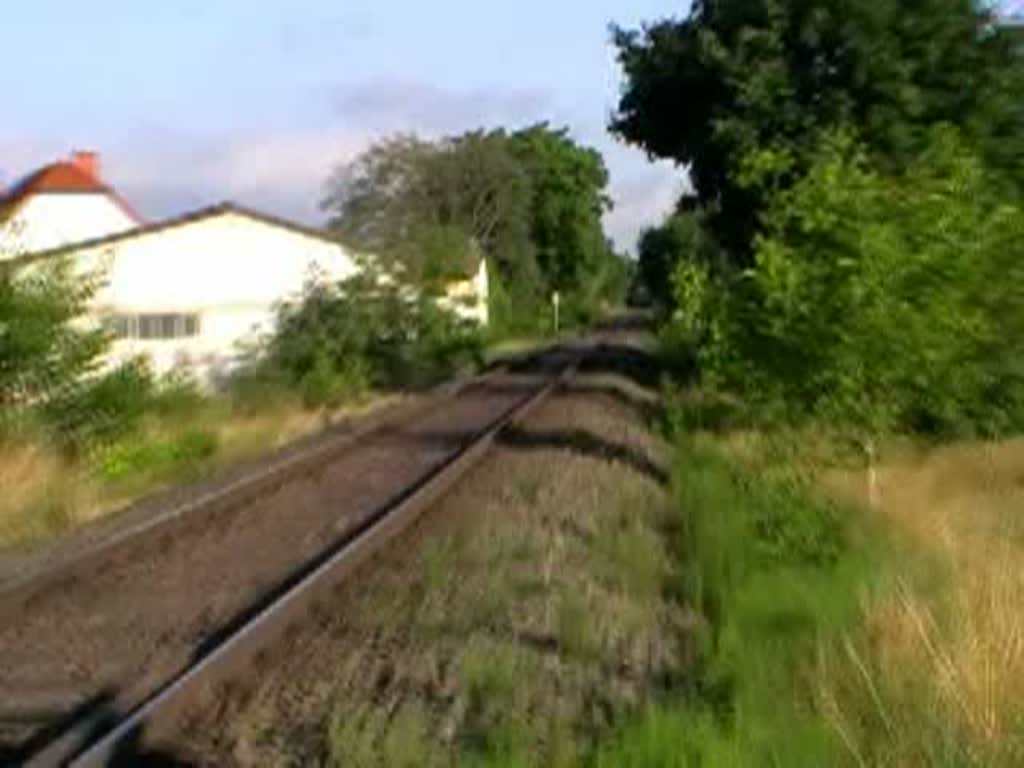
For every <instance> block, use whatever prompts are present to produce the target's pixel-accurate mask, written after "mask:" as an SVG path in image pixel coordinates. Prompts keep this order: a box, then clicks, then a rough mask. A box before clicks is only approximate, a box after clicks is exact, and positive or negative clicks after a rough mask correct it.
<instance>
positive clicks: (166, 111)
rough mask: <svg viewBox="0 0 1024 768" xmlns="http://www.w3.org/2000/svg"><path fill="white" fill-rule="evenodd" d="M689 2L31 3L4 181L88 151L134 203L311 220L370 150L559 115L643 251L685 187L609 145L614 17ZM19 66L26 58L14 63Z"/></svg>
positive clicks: (9, 93) (620, 229)
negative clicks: (329, 179)
mask: <svg viewBox="0 0 1024 768" xmlns="http://www.w3.org/2000/svg"><path fill="white" fill-rule="evenodd" d="M687 5H688V2H687V0H675V1H673V0H516V1H515V2H494V1H493V0H492V1H491V2H487V1H486V0H484V1H481V0H476V1H475V2H474V1H473V0H392V2H387V1H386V0H378V1H377V2H372V1H371V0H335V1H334V2H331V1H329V0H291V2H281V1H279V0H277V1H272V0H247V2H238V1H237V0H231V1H230V2H229V1H228V0H164V1H163V2H159V3H150V2H145V3H142V2H138V3H135V2H124V0H91V2H88V3H81V2H75V1H74V0H35V2H30V3H14V4H12V7H11V8H8V9H6V10H5V14H4V32H5V35H4V37H5V39H4V54H5V56H4V58H5V60H6V61H7V62H8V64H7V65H6V66H5V67H4V68H3V70H2V74H0V94H2V98H3V100H4V102H5V103H4V108H3V112H2V114H3V118H2V119H0V174H2V177H0V178H2V180H3V181H10V180H12V178H13V177H15V176H17V175H19V174H21V173H24V172H25V171H27V170H30V169H31V168H32V167H34V166H36V165H38V164H40V163H43V162H47V161H49V160H51V159H53V158H55V157H59V156H61V155H63V154H65V153H66V152H67V151H69V150H70V149H72V148H92V149H96V150H99V151H100V152H101V154H102V158H103V164H104V171H105V175H106V176H107V178H108V179H109V180H110V181H111V182H112V183H114V184H115V185H116V186H118V187H119V188H120V189H121V190H122V191H123V192H124V193H125V194H126V196H127V197H129V199H131V200H132V201H133V202H135V203H136V204H137V205H138V207H140V208H141V209H142V211H143V212H144V213H145V214H147V215H149V216H153V217H158V216H163V215H169V214H173V213H176V212H180V211H182V210H185V209H188V208H191V207H196V206H200V205H204V204H207V203H210V202H213V201H216V200H220V199H224V198H230V199H235V200H237V201H239V202H242V203H247V204H249V205H254V206H257V207H262V208H264V209H267V210H269V211H271V212H276V213H279V214H283V215H289V216H294V217H297V218H301V219H304V220H308V221H316V220H317V218H318V215H319V214H318V212H317V203H318V201H319V198H320V192H321V189H322V184H323V180H324V178H325V177H326V176H327V174H328V173H329V171H330V170H331V168H332V167H333V166H334V165H336V164H337V163H339V162H344V161H345V160H347V159H350V158H351V157H353V156H354V155H355V154H356V153H358V152H359V150H360V149H362V148H364V147H365V146H366V145H367V144H368V143H369V142H371V141H372V140H373V139H375V138H378V137H380V136H383V135H386V134H389V133H393V132H395V131H416V132H418V133H421V134H424V135H428V136H434V135H439V134H443V133H448V132H454V131H461V130H466V129H470V128H474V127H477V126H480V125H487V126H494V125H509V126H517V125H523V124H528V123H532V122H536V121H539V120H549V121H552V122H554V123H557V124H565V125H568V126H569V127H570V128H571V130H572V132H573V134H574V135H575V136H576V137H577V138H578V139H579V140H581V141H584V142H586V143H589V144H591V145H593V146H596V147H598V148H599V149H600V150H602V152H604V153H605V155H606V160H607V162H608V165H609V167H610V169H611V171H612V180H613V181H612V196H613V198H614V199H615V201H616V203H617V208H616V211H615V212H614V213H613V214H611V215H610V216H609V217H608V220H607V227H608V230H609V232H610V233H611V234H612V235H613V236H615V238H616V239H617V240H618V242H619V243H620V244H622V245H624V246H631V245H632V242H633V240H634V239H635V235H636V232H637V231H638V230H639V229H640V228H641V227H642V226H644V225H646V224H650V223H653V222H655V221H657V220H658V219H660V217H661V216H662V215H663V213H664V212H665V211H666V210H667V209H668V208H669V207H670V206H671V204H672V202H673V200H674V198H675V197H676V195H677V194H678V192H679V191H680V190H681V188H682V185H683V183H684V182H683V176H682V174H681V173H680V172H679V171H678V170H677V169H675V168H672V167H671V166H668V165H667V164H652V163H649V162H648V161H647V159H646V158H645V157H644V155H643V154H642V153H640V152H638V151H636V150H633V149H629V148H626V147H623V146H621V145H619V144H617V143H616V142H615V140H614V139H613V138H612V137H610V136H608V135H607V133H606V131H605V124H606V122H607V117H608V114H609V112H610V111H611V109H612V108H613V107H614V104H615V101H616V96H617V93H618V89H619V73H618V71H617V68H616V66H615V62H614V55H613V52H612V50H611V48H610V46H609V45H608V24H609V22H611V21H615V22H617V23H620V24H623V25H627V26H635V25H637V24H639V23H640V22H641V21H643V20H651V19H655V18H660V17H664V16H668V15H680V14H682V13H684V12H685V11H686V8H687ZM11 63H14V64H16V66H11Z"/></svg>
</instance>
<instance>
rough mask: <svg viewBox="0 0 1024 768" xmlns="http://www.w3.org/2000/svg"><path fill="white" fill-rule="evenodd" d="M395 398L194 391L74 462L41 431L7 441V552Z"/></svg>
mask: <svg viewBox="0 0 1024 768" xmlns="http://www.w3.org/2000/svg"><path fill="white" fill-rule="evenodd" d="M394 400H395V398H383V397H381V398H374V399H371V400H368V401H367V402H366V403H364V404H363V405H359V406H350V407H348V408H346V409H336V410H333V411H331V412H326V411H313V410H308V409H305V408H303V407H302V406H301V405H300V404H299V403H298V402H294V403H292V402H289V401H282V402H280V403H276V404H274V405H272V406H268V407H263V408H260V409H257V410H249V411H241V410H238V409H234V408H232V407H231V406H230V405H229V404H228V403H226V402H222V401H220V400H218V399H214V398H210V399H197V400H196V401H195V402H194V403H190V404H188V407H187V408H186V409H183V410H182V411H176V412H174V413H172V414H169V415H168V416H166V417H161V416H154V417H152V418H151V419H150V420H149V423H148V424H147V425H146V426H145V427H144V428H143V429H142V430H141V432H140V433H138V434H135V435H132V436H131V437H129V438H126V439H123V440H120V441H118V442H116V443H113V444H111V445H107V446H104V447H103V448H101V449H96V450H94V451H92V452H91V453H90V454H88V455H86V456H83V457H79V458H77V459H75V460H70V459H68V458H67V457H65V456H63V455H62V454H61V452H60V451H59V450H58V449H57V448H56V447H55V446H53V445H52V444H51V443H48V442H46V441H44V440H42V439H27V440H22V441H19V442H16V443H11V444H7V445H4V446H0V478H2V479H3V491H4V492H3V494H2V495H0V551H2V550H20V549H26V548H30V547H32V546H34V545H37V544H40V543H42V542H45V541H46V540H48V539H52V538H53V537H55V536H60V535H62V534H66V533H68V532H70V531H73V530H74V529H76V528H78V527H79V526H81V525H83V524H85V523H88V522H89V521H91V520H95V519H96V518H98V517H102V516H103V515H105V514H108V513H110V512H113V511H116V510H118V509H121V508H123V507H125V506H127V505H128V504H130V503H132V502H133V501H136V500H138V499H140V498H142V497H144V496H146V495H149V494H152V493H155V492H157V491H159V490H161V489H163V488H167V487H170V486H172V485H176V484H180V483H186V482H192V481H195V480H198V479H201V478H202V477H205V476H207V475H209V474H211V473H213V472H216V471H217V470H219V469H221V468H223V467H225V466H228V465H230V464H233V463H235V462H239V461H243V460H246V459H251V458H256V457H258V456H261V455H263V454H267V453H270V452H272V451H273V450H275V449H277V448H280V447H281V446H283V445H285V444H286V443H288V442H290V441H292V440H295V439H297V438H299V437H302V436H303V435H306V434H309V433H312V432H314V431H316V430H318V429H321V428H323V426H324V425H325V424H327V423H331V422H334V421H337V420H338V419H340V418H343V417H346V416H355V415H359V414H360V413H361V412H365V411H366V410H367V409H369V408H374V407H379V406H381V405H384V404H385V403H387V402H391V401H394Z"/></svg>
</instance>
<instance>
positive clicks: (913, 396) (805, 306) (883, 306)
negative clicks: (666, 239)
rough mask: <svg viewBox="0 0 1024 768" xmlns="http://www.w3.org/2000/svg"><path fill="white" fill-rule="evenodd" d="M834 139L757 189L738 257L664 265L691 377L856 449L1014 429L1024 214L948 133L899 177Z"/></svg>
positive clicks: (1023, 417)
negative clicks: (769, 188) (770, 193)
mask: <svg viewBox="0 0 1024 768" xmlns="http://www.w3.org/2000/svg"><path fill="white" fill-rule="evenodd" d="M868 157H869V153H868V151H867V150H865V149H864V148H862V147H860V146H859V145H857V144H856V143H855V142H854V141H853V140H852V139H851V138H850V137H849V135H847V134H842V133H840V134H834V135H831V136H829V137H828V138H827V139H826V140H825V141H824V142H823V143H822V144H820V145H819V147H818V149H817V150H816V152H815V155H814V161H813V163H812V164H811V168H810V171H809V173H808V174H807V175H806V176H804V177H803V178H802V179H801V180H799V181H798V182H797V183H795V184H794V185H793V186H792V187H790V188H788V189H785V190H781V191H779V192H777V193H776V195H775V196H774V197H773V198H772V200H771V202H770V205H769V208H768V212H767V214H766V216H765V231H764V233H763V234H761V235H759V236H758V237H757V239H756V241H755V245H754V257H753V266H752V267H751V269H749V270H747V271H744V272H742V273H733V274H726V275H720V276H717V277H716V276H713V275H711V274H710V273H709V272H708V271H706V270H704V271H700V270H695V269H694V268H693V265H692V264H689V263H684V264H683V265H681V266H680V268H679V269H678V270H677V276H676V292H677V300H678V302H679V305H680V307H681V311H680V314H679V316H678V317H677V319H676V322H677V323H683V324H686V326H687V330H689V331H690V332H692V333H695V334H699V335H700V336H701V342H702V347H701V350H700V355H701V359H702V363H703V367H704V371H705V372H706V374H707V375H708V376H709V377H710V378H711V379H712V380H713V381H717V382H718V383H719V384H720V385H722V386H723V387H725V388H726V389H728V390H732V391H735V392H739V393H742V394H743V396H744V397H745V398H746V400H747V401H748V402H751V403H754V404H760V405H761V406H763V407H765V408H766V409H767V410H768V411H769V412H771V411H774V412H776V413H778V414H779V415H781V416H785V417H787V418H795V419H801V418H806V417H812V418H816V419H821V420H823V421H825V422H826V423H829V424H833V425H836V426H838V427H841V428H843V429H846V430H849V431H851V432H852V433H854V434H856V435H857V436H859V438H860V439H861V440H862V442H863V443H864V444H865V445H866V446H870V445H871V443H872V440H873V438H874V437H875V436H877V435H879V434H880V433H884V432H886V431H889V430H912V431H918V432H922V431H923V432H928V433H932V434H947V435H948V434H984V435H993V434H1000V433H1005V432H1009V431H1011V430H1014V429H1020V428H1021V427H1024V348H1022V347H1021V344H1020V342H1019V340H1020V338H1021V334H1022V333H1024V306H1022V305H1024V211H1022V210H1021V208H1020V206H1019V205H1017V204H1015V203H1013V202H1007V200H1006V199H1005V198H1003V197H1002V196H1001V192H1000V189H999V187H998V185H997V184H995V183H994V182H993V180H992V178H991V174H990V173H988V172H986V170H985V169H984V166H983V164H982V163H981V162H980V161H979V160H978V159H977V158H976V157H975V156H974V155H973V153H972V152H971V151H970V149H969V147H967V146H966V145H965V143H964V142H963V141H962V139H961V138H960V137H959V135H958V133H957V131H956V130H955V129H952V128H950V127H944V128H937V129H935V130H933V131H932V133H931V137H930V139H929V142H928V144H927V146H926V148H925V150H924V151H923V153H922V154H921V157H920V159H919V160H918V161H917V162H915V163H914V164H913V165H912V166H911V167H909V168H908V169H906V170H905V171H904V172H902V173H900V174H889V173H883V172H880V171H878V170H876V169H874V168H873V167H872V166H871V164H870V162H869V160H868Z"/></svg>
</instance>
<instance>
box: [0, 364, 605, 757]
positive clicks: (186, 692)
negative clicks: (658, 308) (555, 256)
mask: <svg viewBox="0 0 1024 768" xmlns="http://www.w3.org/2000/svg"><path fill="white" fill-rule="evenodd" d="M591 349H592V348H591ZM548 351H549V352H550V351H551V350H548ZM586 356H587V351H586V350H585V349H578V350H576V351H575V352H574V353H573V354H572V355H571V356H570V357H569V359H568V360H567V362H566V363H565V364H564V367H563V368H562V370H561V371H560V372H558V373H554V374H552V375H551V377H550V378H549V379H548V380H547V381H546V382H545V383H544V384H543V385H542V386H541V388H540V389H538V390H536V391H535V392H533V393H532V394H529V395H528V396H527V397H526V399H525V400H523V401H520V402H519V403H517V404H515V405H513V406H512V407H511V408H510V409H508V410H507V411H506V412H505V413H504V414H503V415H501V416H499V417H498V419H497V420H496V421H494V422H492V423H491V425H490V426H488V427H486V428H485V429H484V430H483V431H482V432H481V433H480V434H479V435H477V436H476V437H475V438H474V439H472V440H471V441H469V442H468V443H467V444H466V445H465V446H464V447H462V448H461V449H459V450H458V451H456V452H455V453H454V454H453V455H452V456H451V457H449V458H448V459H447V460H446V461H445V462H444V463H442V464H441V465H440V466H439V467H438V468H437V469H436V470H435V471H434V472H432V473H431V474H429V475H428V476H426V477H424V478H423V479H422V480H421V481H419V482H418V483H416V484H415V485H414V486H413V487H410V488H408V489H407V490H406V491H405V492H404V493H403V494H402V495H400V496H399V497H398V498H397V500H396V501H395V502H394V503H393V504H392V505H390V506H388V507H386V508H384V509H382V510H380V511H378V513H377V514H376V515H375V516H373V517H372V518H371V519H369V520H368V521H366V522H365V523H364V524H363V525H361V526H360V527H359V529H358V530H356V531H354V532H353V533H351V534H350V535H349V536H347V537H346V538H345V540H344V541H342V542H341V543H339V544H337V545H336V546H334V547H332V548H329V549H328V550H327V551H326V552H325V553H323V554H321V555H320V556H318V557H316V558H314V560H313V561H312V562H307V563H306V565H305V566H303V567H301V568H300V569H299V570H298V572H297V573H298V574H299V575H297V576H296V578H294V579H293V580H292V582H291V585H290V586H288V587H287V588H286V589H284V591H283V592H281V593H280V594H279V595H278V596H277V597H276V598H272V599H271V600H270V601H269V602H267V603H266V604H265V605H264V606H263V607H262V608H261V609H259V610H258V611H257V612H256V613H255V614H254V615H252V616H251V617H250V618H248V619H247V620H245V621H243V622H242V623H241V624H240V626H238V627H237V628H236V629H235V630H234V631H233V632H231V633H230V634H228V635H227V636H226V637H225V638H224V639H223V640H222V641H221V642H220V643H218V644H217V645H216V646H214V647H213V648H212V649H211V650H210V651H209V652H208V653H206V654H205V655H203V656H202V657H201V658H199V659H198V660H197V661H196V662H195V663H194V664H192V665H190V666H189V667H187V668H186V669H185V670H184V671H182V672H181V673H179V674H177V675H176V676H175V677H173V678H172V679H170V680H168V681H166V683H165V684H163V685H162V687H160V688H159V690H157V691H156V693H154V694H152V695H151V696H150V697H149V698H147V699H145V700H144V701H143V702H142V703H141V704H140V705H139V706H137V707H136V708H134V709H133V710H131V711H130V712H129V713H128V714H127V715H126V716H124V717H120V718H119V719H116V720H115V721H113V722H112V721H111V716H110V715H109V714H107V715H106V716H104V715H97V714H93V715H88V716H86V717H85V718H83V719H82V720H81V721H79V722H76V723H75V724H74V725H73V726H72V727H70V728H69V729H67V730H65V731H64V733H63V734H62V735H61V736H59V737H58V738H56V739H55V740H54V741H52V742H50V743H49V744H48V745H47V746H45V747H44V748H43V749H42V750H40V751H39V752H37V753H35V754H34V755H33V756H32V757H30V758H29V759H28V761H27V762H26V765H29V766H55V765H69V766H75V767H76V768H85V767H86V766H102V765H110V764H112V763H118V762H119V761H123V760H124V759H126V758H127V759H129V760H130V759H131V757H130V755H131V754H132V752H131V750H135V749H137V748H138V746H139V745H140V744H141V743H143V742H146V743H149V741H150V739H151V737H152V736H153V735H154V734H159V733H161V732H166V731H167V730H168V729H170V728H172V727H173V725H174V723H175V722H177V718H178V717H179V716H180V715H181V714H182V713H183V712H185V711H186V710H188V708H190V707H194V706H197V705H198V706H201V705H202V703H203V702H206V701H209V700H211V699H212V698H213V697H215V696H216V694H217V691H218V690H221V688H222V687H223V686H225V685H227V684H230V683H232V682H235V681H240V680H242V679H244V677H245V675H246V672H247V670H249V669H250V668H251V667H252V665H253V663H254V662H255V661H256V659H257V658H258V657H260V656H261V655H262V654H263V653H265V652H266V651H268V650H269V649H270V648H271V647H273V646H274V645H275V643H276V642H277V641H278V640H279V639H280V638H281V637H282V636H283V635H284V634H285V633H287V632H289V631H290V629H291V628H292V627H294V626H297V625H298V624H300V623H301V622H302V621H303V620H304V618H306V617H307V616H308V615H309V614H310V612H311V611H312V610H313V609H314V608H315V607H316V606H317V605H318V604H320V603H322V602H324V601H326V599H328V598H329V597H330V595H331V593H332V591H333V590H334V589H335V588H336V587H337V586H338V585H339V583H341V582H342V581H343V580H344V579H345V578H346V577H348V576H350V575H351V574H352V573H353V572H354V571H355V570H356V569H357V568H358V567H359V566H360V565H361V564H363V563H365V562H366V561H367V560H368V559H369V558H370V557H372V555H373V554H374V553H376V552H377V551H379V550H380V549H381V548H382V547H384V546H385V545H387V544H388V542H390V541H391V540H392V539H394V538H395V537H396V536H397V535H398V534H400V533H401V532H402V531H404V530H405V529H407V528H408V527H409V526H410V525H411V524H412V523H414V522H415V521H416V520H417V519H418V518H419V517H420V516H421V515H422V514H423V513H424V512H425V511H426V510H427V509H429V508H430V507H431V506H433V505H434V504H435V503H436V502H437V501H438V500H439V499H440V498H441V497H442V496H443V495H444V494H445V493H447V492H448V491H449V490H450V489H451V488H452V486H453V485H454V484H455V483H456V482H457V481H458V480H459V479H461V478H462V477H463V476H464V475H465V474H466V473H467V472H468V471H469V470H470V469H472V467H474V466H475V465H476V464H478V463H479V462H480V461H481V460H482V458H483V457H484V456H485V455H486V453H487V451H488V450H489V449H490V448H491V446H492V445H493V444H494V442H495V440H496V439H497V438H498V436H499V435H500V434H501V433H502V432H503V431H504V430H506V429H507V428H508V427H509V426H510V425H513V424H515V423H518V422H520V421H522V420H523V419H525V418H526V417H527V416H528V415H529V414H530V413H532V412H533V411H534V410H535V409H536V408H537V407H538V406H539V405H540V404H541V403H543V402H544V401H545V400H546V399H547V398H548V397H549V396H550V395H551V394H552V393H553V392H554V391H556V390H557V389H558V388H559V387H561V386H562V385H563V384H564V383H565V382H566V381H568V380H569V379H571V378H572V377H573V376H574V375H575V374H576V372H577V370H578V369H579V366H580V364H581V363H582V362H583V360H584V358H585V357H586ZM477 381H479V379H477ZM332 447H333V448H334V450H337V446H336V445H335V446H328V447H327V448H322V449H321V450H323V451H329V449H330V448H332ZM308 460H309V457H308V456H304V455H299V456H298V457H296V458H295V459H294V462H292V463H295V462H300V463H301V462H303V461H308ZM320 460H323V458H321V459H320ZM292 463H289V462H283V463H281V464H280V465H279V466H275V467H273V468H272V470H271V471H273V472H276V473H287V472H288V471H289V467H291V466H292ZM259 481H260V480H259V479H257V480H255V481H253V480H251V479H250V482H259ZM243 482H244V481H243ZM231 492H236V491H231ZM218 498H219V496H218ZM214 501H215V500H214ZM207 503H208V504H209V503H212V501H208V502H207ZM193 508H194V505H190V506H189V509H190V510H191V509H193ZM171 519H174V518H173V517H172V518H171ZM146 530H148V529H146ZM130 541H131V537H130V536H125V537H121V538H118V539H117V540H116V541H115V542H114V543H113V544H111V545H110V546H113V547H117V548H123V547H124V546H126V544H127V543H129V542H130ZM102 549H103V548H100V550H98V551H90V552H88V553H87V554H86V555H85V556H84V557H83V559H82V561H81V562H77V566H78V567H92V566H94V565H95V562H96V561H98V560H99V559H101V558H102ZM67 568H68V567H67V566H65V567H64V568H63V569H57V571H55V572H54V573H47V574H43V575H41V576H38V577H36V580H28V581H26V582H24V583H20V584H17V585H15V587H14V589H13V594H12V591H11V590H3V591H0V599H3V597H4V595H3V592H8V595H7V597H8V598H10V597H12V596H14V597H15V602H18V603H20V602H22V600H23V599H25V598H26V597H27V596H28V595H31V594H33V593H34V592H36V591H37V590H38V589H41V588H43V585H45V584H51V583H52V582H53V581H54V580H55V579H57V580H59V579H62V578H64V579H66V578H67Z"/></svg>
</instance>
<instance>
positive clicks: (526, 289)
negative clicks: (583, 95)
mask: <svg viewBox="0 0 1024 768" xmlns="http://www.w3.org/2000/svg"><path fill="white" fill-rule="evenodd" d="M607 184H608V172H607V169H606V168H605V165H604V161H603V160H602V158H601V156H600V155H599V154H598V153H597V152H595V151H594V150H592V149H588V148H585V147H582V146H579V145H578V144H576V143H575V142H574V141H573V140H572V139H571V138H569V136H568V133H567V131H566V130H554V129H551V128H549V127H548V126H547V125H544V124H541V125H537V126H533V127H531V128H527V129H525V130H522V131H519V132H516V133H506V132H505V131H504V130H497V131H490V132H485V131H474V132H470V133H466V134H462V135H460V136H452V137H447V138H444V139H442V140H439V141H436V142H425V141H421V140H419V139H416V138H413V137H398V138H394V139H389V140H386V141H383V142H380V143H378V144H376V145H374V146H373V147H371V148H370V149H369V150H368V151H367V152H366V153H364V154H363V155H362V156H360V157H359V158H358V159H357V160H356V161H355V163H353V164H351V165H349V166H346V167H343V168H341V169H339V170H338V171H337V172H336V173H335V175H334V176H333V178H332V180H331V181H330V183H329V185H328V194H327V198H326V200H325V203H324V206H325V208H326V209H327V210H328V211H329V212H330V214H331V227H332V228H333V229H334V230H335V231H337V232H338V233H339V235H340V236H342V237H343V238H344V239H346V240H348V241H350V242H352V243H353V244H354V245H356V246H358V247H360V248H362V249H365V250H367V251H370V252H373V253H376V254H379V255H380V256H381V258H382V259H383V260H384V262H385V266H386V267H387V268H388V269H390V270H392V271H395V272H399V271H400V272H401V274H402V275H403V276H404V278H405V279H406V280H408V281H409V282H411V283H414V284H417V285H420V286H423V287H424V288H425V289H427V290H435V289H437V288H438V287H439V286H441V285H443V284H444V282H445V281H449V280H452V279H456V278H459V277H461V276H466V275H468V274H471V273H473V272H474V271H475V270H476V267H477V265H478V264H479V261H480V259H481V258H484V259H486V260H487V262H488V264H489V265H490V266H491V273H490V276H491V280H492V283H493V284H494V286H495V293H496V295H495V296H494V298H493V306H492V308H491V309H492V315H493V320H494V323H495V326H496V327H497V329H498V332H500V333H517V332H529V331H535V330H536V329H537V325H538V323H537V318H538V314H539V312H541V311H543V308H544V307H545V306H546V305H547V304H548V301H549V297H550V295H551V293H552V291H554V290H559V291H560V292H561V293H562V294H563V298H564V299H565V306H566V308H567V310H568V313H567V316H566V319H567V320H568V321H569V322H570V323H574V322H585V321H587V320H589V319H590V318H592V317H593V316H594V314H595V313H596V311H597V308H598V307H599V306H600V305H601V304H602V303H605V302H618V301H621V299H622V298H624V295H625V290H626V285H627V282H628V274H627V271H628V270H627V265H626V262H625V260H624V259H622V258H621V257H619V256H618V255H617V254H615V252H614V250H613V248H612V247H611V245H610V244H609V243H608V242H607V241H606V239H605V237H604V232H603V229H602V224H601V217H602V215H603V213H604V212H605V211H606V210H607V209H608V207H609V205H610V203H609V201H608V199H607V197H606V195H605V189H606V187H607ZM530 326H532V327H530Z"/></svg>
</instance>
